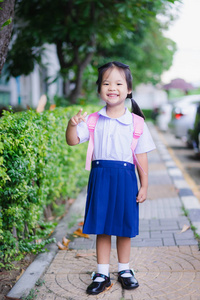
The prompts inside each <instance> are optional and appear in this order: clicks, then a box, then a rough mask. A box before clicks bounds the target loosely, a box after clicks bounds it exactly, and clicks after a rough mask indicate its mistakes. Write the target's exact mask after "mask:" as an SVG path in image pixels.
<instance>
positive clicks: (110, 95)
mask: <svg viewBox="0 0 200 300" xmlns="http://www.w3.org/2000/svg"><path fill="white" fill-rule="evenodd" d="M107 96H108V97H118V96H119V95H117V94H107Z"/></svg>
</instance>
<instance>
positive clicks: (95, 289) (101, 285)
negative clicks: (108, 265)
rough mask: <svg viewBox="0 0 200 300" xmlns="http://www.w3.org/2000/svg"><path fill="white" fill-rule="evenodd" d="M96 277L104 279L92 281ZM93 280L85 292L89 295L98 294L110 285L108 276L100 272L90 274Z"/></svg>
mask: <svg viewBox="0 0 200 300" xmlns="http://www.w3.org/2000/svg"><path fill="white" fill-rule="evenodd" d="M97 277H102V278H103V279H104V281H102V282H96V281H94V280H95V279H96V278H97ZM92 280H93V282H92V283H91V284H90V285H89V286H88V288H87V290H86V292H87V294H90V295H98V294H99V293H101V292H103V291H104V290H105V289H106V288H107V287H109V286H110V285H111V281H110V277H108V276H106V275H104V274H100V273H94V274H93V275H92Z"/></svg>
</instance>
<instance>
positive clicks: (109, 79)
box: [99, 68, 131, 106]
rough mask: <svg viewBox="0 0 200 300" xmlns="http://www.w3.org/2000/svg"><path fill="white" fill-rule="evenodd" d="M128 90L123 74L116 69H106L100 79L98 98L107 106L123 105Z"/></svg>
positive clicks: (129, 91) (128, 92)
mask: <svg viewBox="0 0 200 300" xmlns="http://www.w3.org/2000/svg"><path fill="white" fill-rule="evenodd" d="M130 93H131V90H128V87H127V83H126V78H125V74H124V72H123V70H122V71H120V70H119V69H118V68H112V69H108V70H107V71H106V72H105V73H104V75H103V78H102V83H101V90H100V93H99V95H100V97H101V99H102V100H104V101H105V102H106V103H107V105H109V106H118V105H122V106H123V105H124V101H125V100H126V97H127V94H130Z"/></svg>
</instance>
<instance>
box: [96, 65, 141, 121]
mask: <svg viewBox="0 0 200 300" xmlns="http://www.w3.org/2000/svg"><path fill="white" fill-rule="evenodd" d="M110 68H118V69H120V70H123V72H124V75H125V78H126V83H127V87H128V90H132V75H131V71H130V68H129V66H128V65H125V64H123V63H121V62H118V61H112V62H109V63H107V64H105V65H103V66H101V67H99V68H98V79H97V81H96V84H97V86H98V93H100V91H101V84H102V79H103V75H104V73H105V72H106V71H107V70H108V69H110ZM127 98H130V99H131V111H132V112H133V113H134V114H136V115H138V116H140V117H142V118H144V119H145V116H144V114H143V112H142V111H141V109H140V107H139V106H138V104H137V103H136V101H135V100H134V99H133V97H132V93H130V94H128V95H127Z"/></svg>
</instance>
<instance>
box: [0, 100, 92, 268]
mask: <svg viewBox="0 0 200 300" xmlns="http://www.w3.org/2000/svg"><path fill="white" fill-rule="evenodd" d="M79 109H80V107H78V106H73V107H68V108H57V109H55V110H54V111H45V112H43V113H42V114H39V113H37V112H35V111H32V110H30V111H26V112H20V113H15V114H13V113H12V112H8V111H6V112H5V113H4V117H3V118H1V119H0V263H1V265H2V266H5V264H7V265H8V264H9V263H10V262H11V261H12V260H16V259H21V258H22V257H23V254H24V253H27V252H34V253H37V252H38V251H41V250H42V248H43V247H44V245H45V244H46V243H48V242H51V240H50V239H49V240H48V239H45V238H46V236H47V235H48V234H49V232H50V231H51V230H52V225H51V224H48V223H45V222H44V210H45V208H46V207H47V206H48V205H52V204H53V203H56V200H57V199H58V198H60V197H66V196H68V197H75V196H76V195H77V194H78V193H79V191H80V189H81V188H82V187H83V186H84V185H86V183H87V179H88V172H87V171H85V169H84V165H85V157H86V149H87V144H86V143H84V144H81V145H77V146H76V147H70V146H68V145H67V144H66V141H65V130H66V126H67V122H68V120H69V118H70V117H71V116H72V115H74V114H75V113H77V111H78V110H79ZM84 109H85V110H87V112H88V113H90V112H93V111H96V110H98V107H86V108H84ZM41 237H42V238H43V242H42V243H41V244H37V243H36V242H35V241H36V240H38V239H39V238H41Z"/></svg>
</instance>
